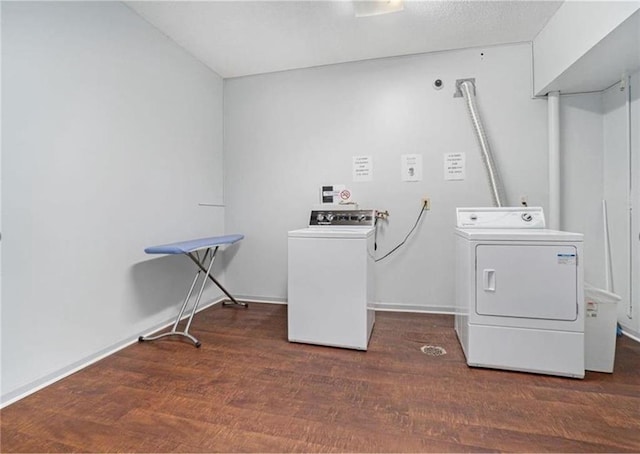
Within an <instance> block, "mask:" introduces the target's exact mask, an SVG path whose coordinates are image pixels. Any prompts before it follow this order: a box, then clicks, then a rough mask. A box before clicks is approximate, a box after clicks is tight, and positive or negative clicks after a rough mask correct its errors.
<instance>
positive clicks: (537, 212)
mask: <svg viewBox="0 0 640 454" xmlns="http://www.w3.org/2000/svg"><path fill="white" fill-rule="evenodd" d="M456 217H457V227H460V228H466V229H469V228H476V229H543V228H545V225H546V224H545V220H544V212H543V211H542V208H541V207H515V208H511V207H509V208H484V207H483V208H456Z"/></svg>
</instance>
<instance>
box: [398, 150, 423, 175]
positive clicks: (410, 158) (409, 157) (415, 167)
mask: <svg viewBox="0 0 640 454" xmlns="http://www.w3.org/2000/svg"><path fill="white" fill-rule="evenodd" d="M400 172H401V175H400V178H401V179H402V181H422V155H421V154H403V155H402V156H401V157H400Z"/></svg>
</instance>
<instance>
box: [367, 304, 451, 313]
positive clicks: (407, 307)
mask: <svg viewBox="0 0 640 454" xmlns="http://www.w3.org/2000/svg"><path fill="white" fill-rule="evenodd" d="M373 308H374V309H375V310H376V311H381V312H384V311H387V312H415V313H420V314H448V315H453V314H455V308H453V307H450V306H422V305H417V304H402V303H374V304H373Z"/></svg>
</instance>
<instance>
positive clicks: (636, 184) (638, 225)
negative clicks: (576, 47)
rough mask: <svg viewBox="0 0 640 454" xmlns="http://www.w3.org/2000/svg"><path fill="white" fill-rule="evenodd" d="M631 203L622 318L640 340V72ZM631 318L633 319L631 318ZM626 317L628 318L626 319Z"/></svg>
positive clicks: (634, 99) (634, 100)
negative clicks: (627, 300)
mask: <svg viewBox="0 0 640 454" xmlns="http://www.w3.org/2000/svg"><path fill="white" fill-rule="evenodd" d="M631 158H632V180H631V190H632V196H631V203H632V205H633V223H632V230H631V251H632V257H633V262H632V278H631V279H632V282H631V286H632V289H633V291H632V295H631V297H632V308H631V309H632V310H628V311H627V312H628V313H627V314H624V316H623V318H622V325H623V326H624V327H625V329H627V331H630V332H632V333H633V334H634V335H635V336H636V337H637V338H639V339H640V72H637V73H635V74H633V75H632V76H631ZM629 316H630V317H631V318H629ZM625 317H626V318H625Z"/></svg>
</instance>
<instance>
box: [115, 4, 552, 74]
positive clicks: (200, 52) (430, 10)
mask: <svg viewBox="0 0 640 454" xmlns="http://www.w3.org/2000/svg"><path fill="white" fill-rule="evenodd" d="M125 3H126V4H127V5H128V6H129V7H131V8H132V9H133V10H134V11H136V12H137V13H138V14H140V15H141V16H142V17H143V18H145V19H146V20H147V21H148V22H150V23H151V24H153V25H154V26H155V27H157V28H158V29H159V30H161V31H162V32H163V33H165V34H166V35H167V36H169V37H170V38H171V39H173V40H174V41H176V42H177V43H178V44H180V45H181V46H182V47H183V48H184V49H186V50H187V51H188V52H190V53H191V54H193V55H194V56H195V57H196V58H198V59H199V60H200V61H202V62H203V63H205V64H206V65H207V66H209V67H210V68H211V69H213V70H214V71H215V72H217V73H218V74H219V75H221V76H222V77H224V78H228V77H239V76H246V75H252V74H260V73H268V72H274V71H283V70H288V69H296V68H307V67H313V66H321V65H329V64H334V63H343V62H349V61H358V60H366V59H372V58H381V57H390V56H398V55H409V54H416V53H423V52H435V51H442V50H451V49H462V48H468V47H481V46H490V45H496V44H506V43H516V42H528V41H532V40H533V38H534V37H535V36H536V35H537V34H538V32H539V31H540V30H541V29H542V28H543V27H544V25H545V24H546V23H547V21H548V20H549V18H550V17H551V16H553V14H554V13H555V12H556V10H557V9H558V8H559V7H560V5H561V4H562V2H561V1H527V0H512V1H479V0H473V1H460V0H454V1H435V0H429V1H427V0H414V1H410V0H406V1H405V3H404V10H403V11H400V12H394V13H390V14H385V15H377V16H369V17H355V14H354V4H353V3H352V2H351V1H344V0H343V1H323V0H301V1H296V0H288V1H230V0H227V1H128V2H125Z"/></svg>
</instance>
